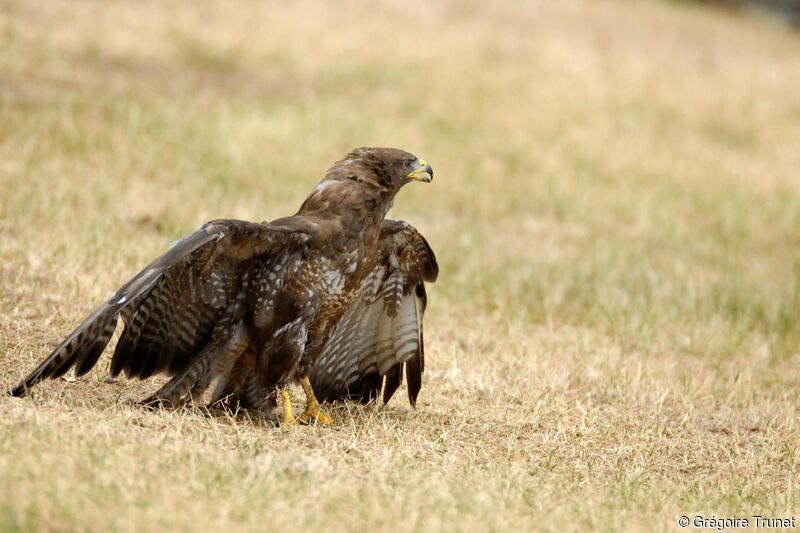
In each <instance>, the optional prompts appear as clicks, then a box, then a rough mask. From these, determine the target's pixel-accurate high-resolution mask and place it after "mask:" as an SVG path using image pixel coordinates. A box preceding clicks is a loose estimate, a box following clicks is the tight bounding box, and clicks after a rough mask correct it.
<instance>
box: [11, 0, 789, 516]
mask: <svg viewBox="0 0 800 533" xmlns="http://www.w3.org/2000/svg"><path fill="white" fill-rule="evenodd" d="M484 4H485V3H477V2H467V1H457V0H453V1H445V2H441V3H437V4H435V5H428V4H427V3H425V4H423V3H421V2H420V3H418V4H413V3H390V2H379V3H375V2H371V3H368V4H367V3H363V4H362V3H356V2H343V3H340V2H336V3H327V2H313V3H312V2H305V1H303V2H299V3H282V4H267V3H261V2H259V3H256V2H225V3H211V2H201V3H197V2H192V3H189V2H181V3H175V2H170V3H167V4H165V3H162V2H114V3H108V2H99V1H98V2H90V1H83V2H66V1H63V2H61V1H59V2H47V3H44V2H41V3H34V2H25V1H23V0H14V1H9V0H0V73H1V74H0V191H2V192H0V376H1V379H0V386H2V387H3V388H5V387H7V386H10V385H12V384H13V383H15V382H16V381H17V379H18V378H20V377H21V376H22V374H23V373H25V372H27V371H28V370H30V369H31V367H32V366H33V365H34V364H35V362H36V361H38V360H39V359H40V358H41V357H43V356H44V355H45V354H46V353H47V351H48V349H49V348H51V347H52V346H53V345H54V344H55V343H56V342H58V341H59V340H60V339H61V338H62V337H64V336H65V335H66V333H68V331H69V330H70V329H71V327H73V326H74V325H75V324H76V323H77V322H78V321H79V319H80V318H81V317H82V316H83V315H84V314H85V313H87V312H88V311H89V310H90V309H91V308H92V307H93V306H94V305H95V304H97V303H98V302H99V301H101V300H102V299H103V298H105V297H106V296H107V295H108V294H109V293H110V292H111V291H112V290H113V289H114V288H115V287H117V286H118V285H119V284H120V283H121V282H122V281H124V280H125V279H126V278H127V277H128V276H130V275H131V274H132V273H134V272H135V271H136V270H137V269H138V268H139V267H141V266H142V265H143V264H145V263H146V262H147V261H148V260H149V259H151V258H152V257H154V256H155V255H157V254H158V253H160V252H161V251H162V250H163V249H165V247H167V246H168V244H169V243H170V242H171V241H172V240H173V239H175V238H176V237H177V236H179V235H181V234H185V233H188V232H190V231H192V230H193V229H194V228H196V227H197V226H199V225H200V224H201V223H203V222H205V221H206V220H208V219H212V218H218V217H237V218H246V219H256V220H261V219H269V218H274V217H277V216H280V215H284V214H288V213H290V212H292V211H293V210H294V209H295V208H296V206H298V205H299V203H300V202H301V201H302V199H303V198H304V197H305V195H306V194H307V192H308V191H309V190H310V189H311V188H312V187H313V186H314V184H315V183H316V181H317V180H318V179H319V178H320V177H321V175H322V171H323V170H324V169H325V168H327V165H329V164H330V163H331V162H332V161H333V160H335V159H336V158H338V157H339V156H340V155H342V154H343V153H344V152H345V151H346V150H348V149H349V148H351V147H353V146H358V145H364V144H373V145H392V146H400V147H404V148H406V149H409V150H411V151H413V152H415V153H418V154H419V155H421V156H423V157H425V158H426V159H427V160H429V161H431V162H432V164H433V165H434V167H435V168H436V178H437V180H436V182H434V183H433V185H432V186H428V187H424V186H415V187H408V188H406V190H404V191H403V192H402V194H401V196H400V198H399V199H398V201H397V203H396V207H395V212H394V215H395V216H397V217H401V218H405V219H407V220H409V221H411V222H412V223H413V224H415V225H416V226H417V227H419V228H420V229H421V230H422V231H423V232H424V233H425V234H426V235H427V236H428V237H429V239H430V241H431V242H432V244H433V246H434V247H435V249H436V250H437V252H438V254H439V256H440V259H441V267H442V275H441V278H440V282H439V283H437V284H436V285H435V286H434V287H432V290H431V291H430V293H431V306H430V312H429V315H428V317H427V322H426V326H427V335H426V337H427V341H428V354H429V357H428V360H429V372H427V373H426V375H425V382H424V387H423V391H422V404H421V406H420V407H419V409H417V410H416V411H412V410H411V409H410V408H409V407H407V405H406V404H405V403H404V402H405V400H404V399H403V398H398V399H397V400H396V401H394V402H393V403H392V404H391V405H389V406H388V407H387V408H385V409H377V408H372V407H370V408H362V407H358V406H353V405H345V406H340V407H336V408H335V411H334V414H335V418H336V420H337V427H335V428H334V429H330V430H327V429H318V428H310V429H301V430H297V431H290V432H286V431H281V430H278V429H271V428H265V427H257V426H254V425H252V424H251V423H249V422H248V421H246V420H228V419H225V418H209V417H207V416H204V414H203V413H202V412H199V411H192V410H181V411H177V412H164V413H155V414H154V413H147V412H143V411H142V410H141V409H139V408H137V407H135V406H132V405H131V403H130V400H132V399H136V398H140V397H142V396H143V395H144V392H145V390H152V389H151V386H150V385H142V384H141V383H138V382H131V383H126V382H120V383H117V384H113V385H112V384H106V383H103V382H102V378H103V377H104V372H105V369H104V368H102V367H103V365H100V367H99V368H98V370H97V372H96V373H95V374H91V375H90V376H89V378H88V379H83V380H80V381H79V382H76V383H65V382H64V381H57V382H51V383H48V384H46V385H44V386H41V387H40V388H39V389H38V391H37V393H36V394H34V395H33V396H32V397H31V398H28V399H25V400H22V401H20V400H14V399H10V398H1V397H0V412H2V414H3V416H2V422H0V530H3V531H14V530H26V531H27V530H61V531H65V530H76V529H80V530H95V531H109V530H119V531H140V530H156V529H176V530H191V529H204V528H208V529H210V530H229V531H238V530H275V531H282V530H294V529H295V528H299V529H301V530H306V529H309V530H319V531H331V530H333V531H338V530H355V531H365V530H370V531H374V530H378V531H380V530H385V531H420V530H429V531H430V530H446V531H453V530H470V531H472V530H475V529H477V530H487V531H488V530H498V531H500V530H518V529H523V530H525V529H545V530H547V529H552V530H555V529H563V528H566V529H568V530H570V529H590V528H593V529H601V530H607V529H657V530H672V529H674V528H676V526H675V520H676V518H677V517H678V516H679V515H681V514H694V513H698V514H704V515H707V516H708V515H711V514H712V513H713V514H715V515H716V516H732V515H734V514H735V515H737V516H750V515H751V514H753V513H757V512H761V513H763V514H768V515H778V516H780V515H790V514H791V513H792V512H795V511H797V510H798V497H799V496H800V492H799V491H800V489H798V475H799V474H800V452H799V451H798V447H797V443H798V442H800V416H799V415H798V408H797V406H798V399H799V398H798V396H799V393H800V354H799V353H798V350H799V348H798V347H799V346H800V320H798V317H799V315H798V313H799V312H800V254H799V253H798V249H799V246H800V239H799V238H798V230H800V181H799V180H798V178H799V176H798V169H800V148H799V147H800V92H798V87H800V38H798V35H797V33H793V32H792V31H790V30H788V29H785V28H782V27H779V26H773V25H770V24H769V23H766V22H762V21H758V20H753V19H749V18H746V17H744V16H738V15H731V14H726V13H722V12H716V11H711V10H705V9H700V8H695V7H692V6H690V5H687V4H681V3H677V4H672V3H653V2H614V1H597V2H577V1H572V0H570V1H565V2H529V3H525V4H524V5H516V6H514V7H512V6H511V5H509V6H504V5H503V4H499V5H496V6H488V5H484Z"/></svg>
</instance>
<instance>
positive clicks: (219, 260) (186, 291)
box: [10, 220, 309, 396]
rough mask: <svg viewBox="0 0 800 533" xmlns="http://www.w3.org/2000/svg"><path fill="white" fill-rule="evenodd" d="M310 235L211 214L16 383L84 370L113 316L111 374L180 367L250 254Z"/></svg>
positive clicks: (293, 244)
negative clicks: (114, 341) (114, 338)
mask: <svg viewBox="0 0 800 533" xmlns="http://www.w3.org/2000/svg"><path fill="white" fill-rule="evenodd" d="M308 239H309V236H308V234H306V233H304V232H303V231H299V230H297V229H296V228H291V227H287V226H281V225H274V224H258V223H252V222H245V221H241V220H216V221H212V222H209V223H207V224H205V225H204V226H203V227H201V228H200V229H199V230H198V231H196V232H195V233H193V234H192V235H189V236H187V237H184V238H183V239H180V240H179V241H177V242H176V243H175V244H173V246H172V247H171V248H170V249H169V250H168V251H167V252H166V253H165V254H164V255H162V256H161V257H159V258H158V259H156V260H155V261H153V262H152V263H151V264H150V265H148V266H147V267H145V268H144V270H142V271H141V272H139V273H138V274H137V275H136V276H134V277H133V279H131V280H130V281H128V282H127V283H126V284H125V285H123V286H122V287H121V288H120V289H119V290H117V291H116V292H115V293H114V294H113V295H112V296H111V298H109V299H108V300H107V301H106V302H105V303H103V304H102V305H101V306H100V307H98V308H97V309H96V310H95V311H94V312H93V313H92V314H90V315H89V317H87V318H86V319H85V320H84V321H83V322H82V323H81V324H80V325H79V326H78V327H77V328H75V330H74V331H73V332H72V333H71V334H70V335H69V336H68V337H67V338H66V339H65V340H64V342H62V343H61V344H59V345H58V347H56V348H55V349H54V350H53V352H52V353H51V354H50V355H49V356H48V357H47V358H46V359H45V360H44V361H43V362H42V363H41V364H40V365H39V366H38V367H37V368H36V369H35V370H34V371H33V372H31V374H30V375H28V376H27V377H26V378H25V379H24V380H22V382H20V383H19V385H17V386H16V387H15V388H13V389H12V390H11V391H10V394H12V395H13V396H24V395H25V394H26V393H27V391H28V390H29V389H30V388H31V387H32V386H34V385H35V384H36V383H38V382H40V381H42V380H44V379H47V378H57V377H60V376H63V375H64V374H66V373H67V372H68V371H69V370H70V369H71V368H75V374H76V375H78V376H81V375H83V374H85V373H87V372H88V371H89V370H90V369H91V368H92V367H93V366H94V365H95V364H96V363H97V360H98V359H99V358H100V355H101V354H102V353H103V350H104V349H105V347H106V345H107V344H108V342H109V341H110V340H111V336H112V335H113V334H114V330H115V329H116V327H117V322H118V319H119V317H122V321H123V323H124V324H125V328H124V330H123V332H122V334H121V336H120V339H119V342H118V343H117V346H116V349H115V351H114V356H113V358H112V360H111V374H112V375H118V374H119V373H120V372H121V371H123V370H124V371H125V373H126V375H127V376H128V377H139V378H142V379H144V378H147V377H150V376H152V375H153V374H156V373H160V372H165V373H167V374H169V375H175V374H178V373H180V372H184V371H185V370H186V369H187V368H188V367H189V366H190V365H191V364H192V362H193V360H194V358H196V357H197V356H198V353H199V352H201V349H202V348H203V346H204V345H205V344H207V343H208V342H209V340H210V338H211V335H212V332H213V330H214V328H215V325H217V323H218V322H219V320H220V319H221V318H222V316H223V314H224V313H225V311H226V309H227V308H228V307H229V306H231V304H232V302H233V301H234V299H235V298H236V297H237V295H238V294H239V292H240V286H241V285H242V281H243V277H246V265H247V264H248V262H249V260H251V259H253V258H255V257H258V256H261V255H263V254H266V253H269V252H277V251H281V252H287V251H291V249H294V250H298V249H302V248H303V247H304V246H305V244H306V243H307V241H308Z"/></svg>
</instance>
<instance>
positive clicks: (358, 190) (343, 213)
mask: <svg viewBox="0 0 800 533" xmlns="http://www.w3.org/2000/svg"><path fill="white" fill-rule="evenodd" d="M396 193H397V191H396V190H393V189H387V188H385V187H380V186H378V185H375V184H374V183H368V182H357V181H353V180H338V179H325V180H323V181H322V182H320V184H319V185H317V187H316V188H315V189H314V190H313V191H312V192H311V194H310V195H309V196H308V198H306V201H305V202H303V205H302V206H300V210H299V211H298V212H297V214H298V215H305V216H312V215H315V216H321V217H323V218H341V219H343V221H344V222H346V223H347V224H346V225H347V226H352V225H354V224H361V225H363V226H369V225H373V224H380V222H381V221H382V220H383V219H384V217H385V216H386V213H387V212H388V211H389V209H390V208H391V207H392V203H393V202H394V196H395V194H396Z"/></svg>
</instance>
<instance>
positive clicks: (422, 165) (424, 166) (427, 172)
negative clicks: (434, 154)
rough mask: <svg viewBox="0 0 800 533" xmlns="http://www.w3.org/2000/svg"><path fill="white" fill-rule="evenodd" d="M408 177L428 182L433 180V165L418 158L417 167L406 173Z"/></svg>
mask: <svg viewBox="0 0 800 533" xmlns="http://www.w3.org/2000/svg"><path fill="white" fill-rule="evenodd" d="M408 179H410V180H414V181H424V182H425V183H430V182H431V181H433V167H432V166H430V165H429V164H428V163H426V162H425V161H424V160H422V159H420V160H419V161H418V162H417V168H415V169H414V171H413V172H411V173H410V174H409V175H408Z"/></svg>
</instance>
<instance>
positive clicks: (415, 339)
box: [311, 220, 439, 405]
mask: <svg viewBox="0 0 800 533" xmlns="http://www.w3.org/2000/svg"><path fill="white" fill-rule="evenodd" d="M379 254H380V257H379V260H378V262H377V264H376V266H375V268H374V269H373V270H372V271H371V272H370V273H369V275H368V276H367V278H366V279H365V281H364V283H363V284H362V288H361V292H360V294H359V296H358V298H356V300H355V301H354V302H353V303H352V304H351V305H350V306H349V307H348V309H347V310H346V311H345V313H344V314H343V315H342V318H341V319H340V320H339V322H338V323H337V324H336V327H335V329H334V331H333V333H332V334H331V336H330V337H329V338H328V341H327V342H326V344H325V347H324V348H323V350H322V352H321V354H320V357H319V358H318V360H317V362H316V364H315V365H314V367H313V369H312V371H311V383H312V386H313V387H314V391H315V392H316V394H317V395H318V397H319V398H320V399H323V400H327V401H334V400H339V399H344V398H350V399H357V400H359V401H362V402H369V401H371V400H373V399H375V398H377V397H378V395H379V394H380V393H381V389H383V401H384V402H388V401H389V400H390V399H391V397H392V395H393V394H394V393H395V391H396V390H397V389H398V387H399V386H400V385H401V383H402V381H403V369H404V368H405V376H406V381H407V389H408V398H409V401H410V402H411V405H415V403H416V400H417V395H418V394H419V390H420V387H421V384H422V373H423V371H424V370H425V349H424V342H423V335H422V318H423V315H424V313H425V308H426V306H427V296H426V292H425V282H426V281H427V282H434V281H436V278H437V276H438V274H439V267H438V265H437V263H436V256H435V255H434V253H433V250H432V249H431V247H430V245H429V244H428V242H427V241H426V240H425V238H424V237H423V236H422V235H421V234H420V233H419V232H418V231H417V230H416V229H414V228H413V227H412V226H411V225H409V224H407V223H405V222H401V221H396V220H386V221H384V223H383V226H382V229H381V239H380V245H379Z"/></svg>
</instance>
